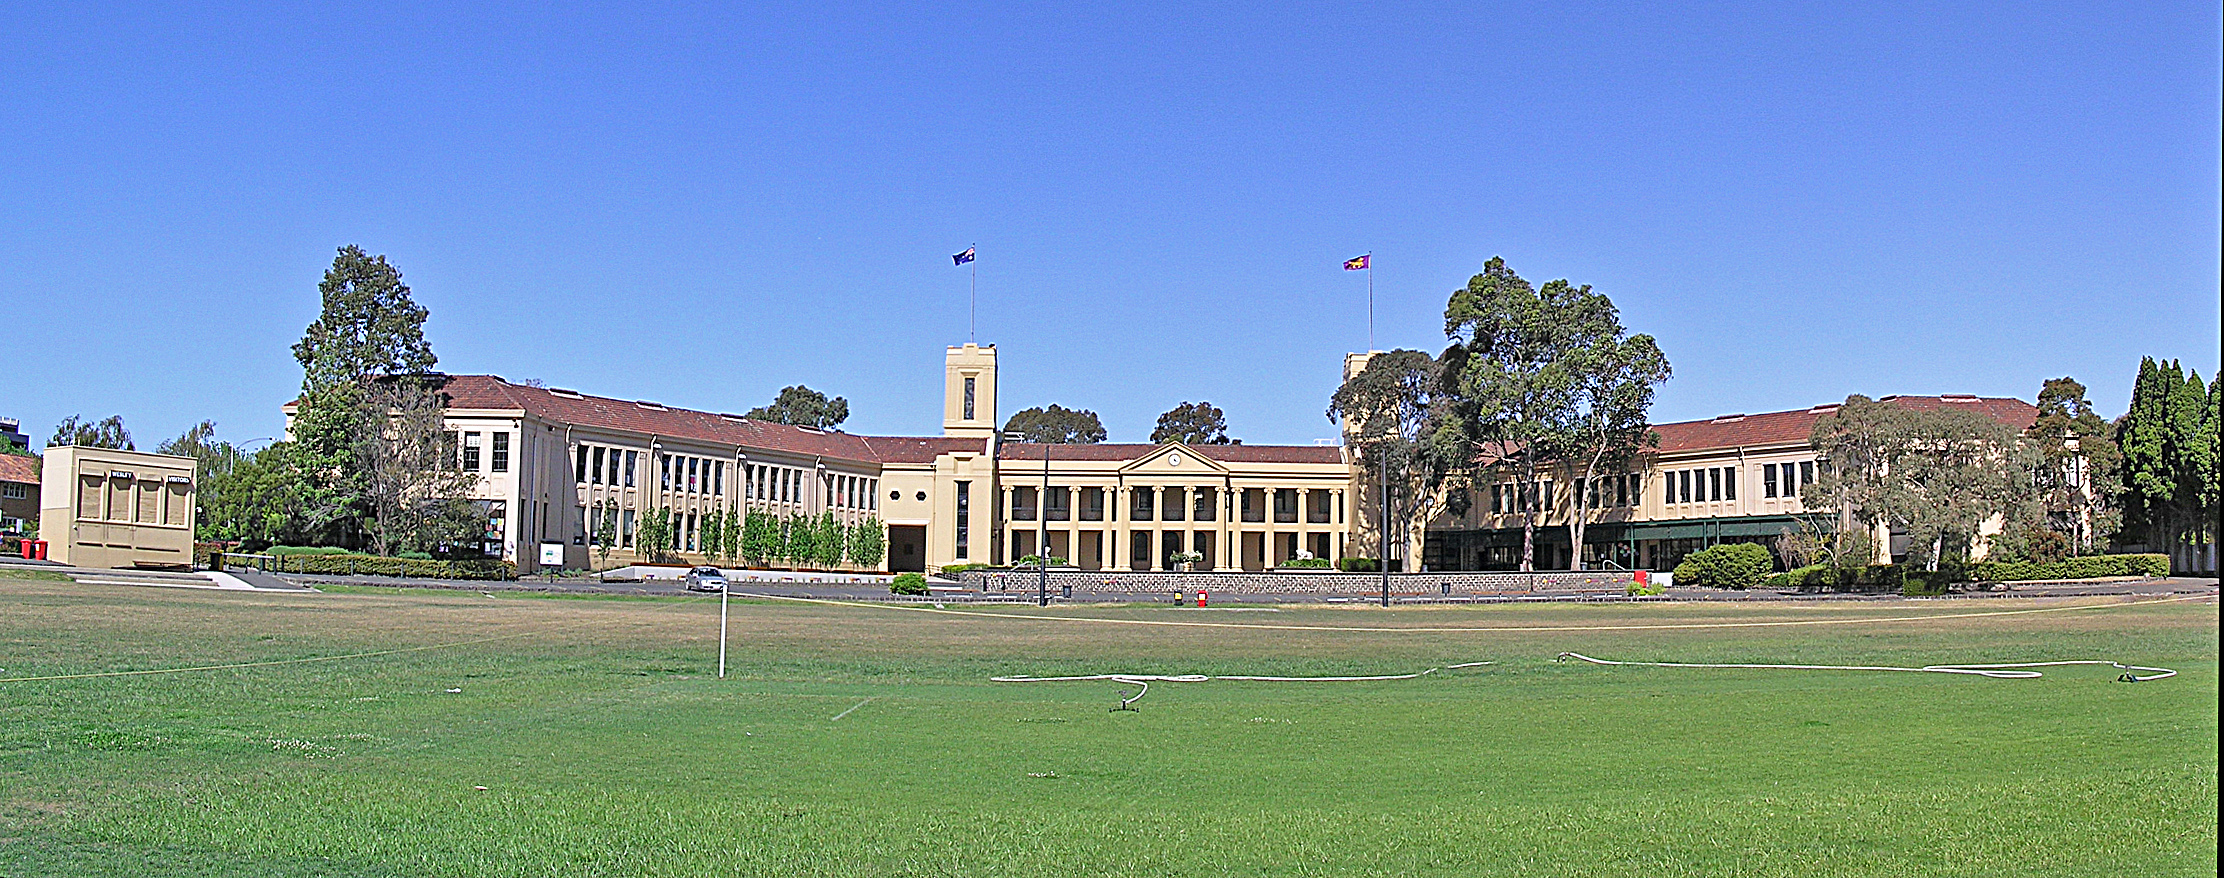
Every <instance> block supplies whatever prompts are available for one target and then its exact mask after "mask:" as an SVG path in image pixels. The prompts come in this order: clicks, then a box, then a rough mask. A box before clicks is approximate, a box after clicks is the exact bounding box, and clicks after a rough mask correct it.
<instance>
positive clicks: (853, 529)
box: [849, 515, 888, 567]
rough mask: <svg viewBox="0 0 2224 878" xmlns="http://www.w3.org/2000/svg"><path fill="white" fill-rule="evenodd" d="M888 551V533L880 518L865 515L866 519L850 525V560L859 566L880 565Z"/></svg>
mask: <svg viewBox="0 0 2224 878" xmlns="http://www.w3.org/2000/svg"><path fill="white" fill-rule="evenodd" d="M887 551H888V535H887V533H886V532H885V531H883V530H881V526H880V519H879V518H877V517H874V516H870V515H868V516H865V520H863V521H860V522H858V523H856V524H854V525H851V526H850V532H849V561H850V563H852V564H855V565H857V566H859V567H878V566H880V560H881V557H882V556H883V555H885V554H886V553H887Z"/></svg>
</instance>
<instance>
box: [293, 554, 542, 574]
mask: <svg viewBox="0 0 2224 878" xmlns="http://www.w3.org/2000/svg"><path fill="white" fill-rule="evenodd" d="M275 567H276V569H277V571H278V572H280V573H327V574H359V573H372V574H377V575H380V576H414V577H421V578H426V579H495V580H511V579H516V578H517V565H516V564H512V563H510V562H508V561H439V560H433V559H429V558H385V557H380V556H378V555H353V554H348V555H326V554H315V555H280V556H278V558H277V563H276V565H275Z"/></svg>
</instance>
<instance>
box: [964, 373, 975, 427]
mask: <svg viewBox="0 0 2224 878" xmlns="http://www.w3.org/2000/svg"><path fill="white" fill-rule="evenodd" d="M965 419H966V420H968V421H970V420H973V376H971V375H967V376H965Z"/></svg>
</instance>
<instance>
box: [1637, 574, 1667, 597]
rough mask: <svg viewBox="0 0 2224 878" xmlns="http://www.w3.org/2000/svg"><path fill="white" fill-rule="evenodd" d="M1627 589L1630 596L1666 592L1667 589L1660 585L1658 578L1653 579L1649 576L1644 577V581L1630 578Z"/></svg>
mask: <svg viewBox="0 0 2224 878" xmlns="http://www.w3.org/2000/svg"><path fill="white" fill-rule="evenodd" d="M1628 590H1629V594H1630V596H1631V597H1640V596H1644V595H1655V594H1666V593H1667V591H1668V590H1667V589H1665V588H1662V587H1661V585H1660V580H1658V579H1654V578H1652V577H1649V576H1648V577H1646V578H1645V581H1644V582H1638V581H1637V580H1634V579H1632V580H1630V581H1629V589H1628Z"/></svg>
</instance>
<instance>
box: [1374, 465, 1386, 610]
mask: <svg viewBox="0 0 2224 878" xmlns="http://www.w3.org/2000/svg"><path fill="white" fill-rule="evenodd" d="M1375 456H1376V457H1378V458H1381V463H1382V557H1381V558H1378V559H1376V560H1375V566H1376V567H1377V568H1380V569H1381V571H1382V605H1383V606H1385V607H1387V606H1390V455H1389V453H1388V452H1387V450H1385V449H1379V448H1378V449H1376V452H1375Z"/></svg>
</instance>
